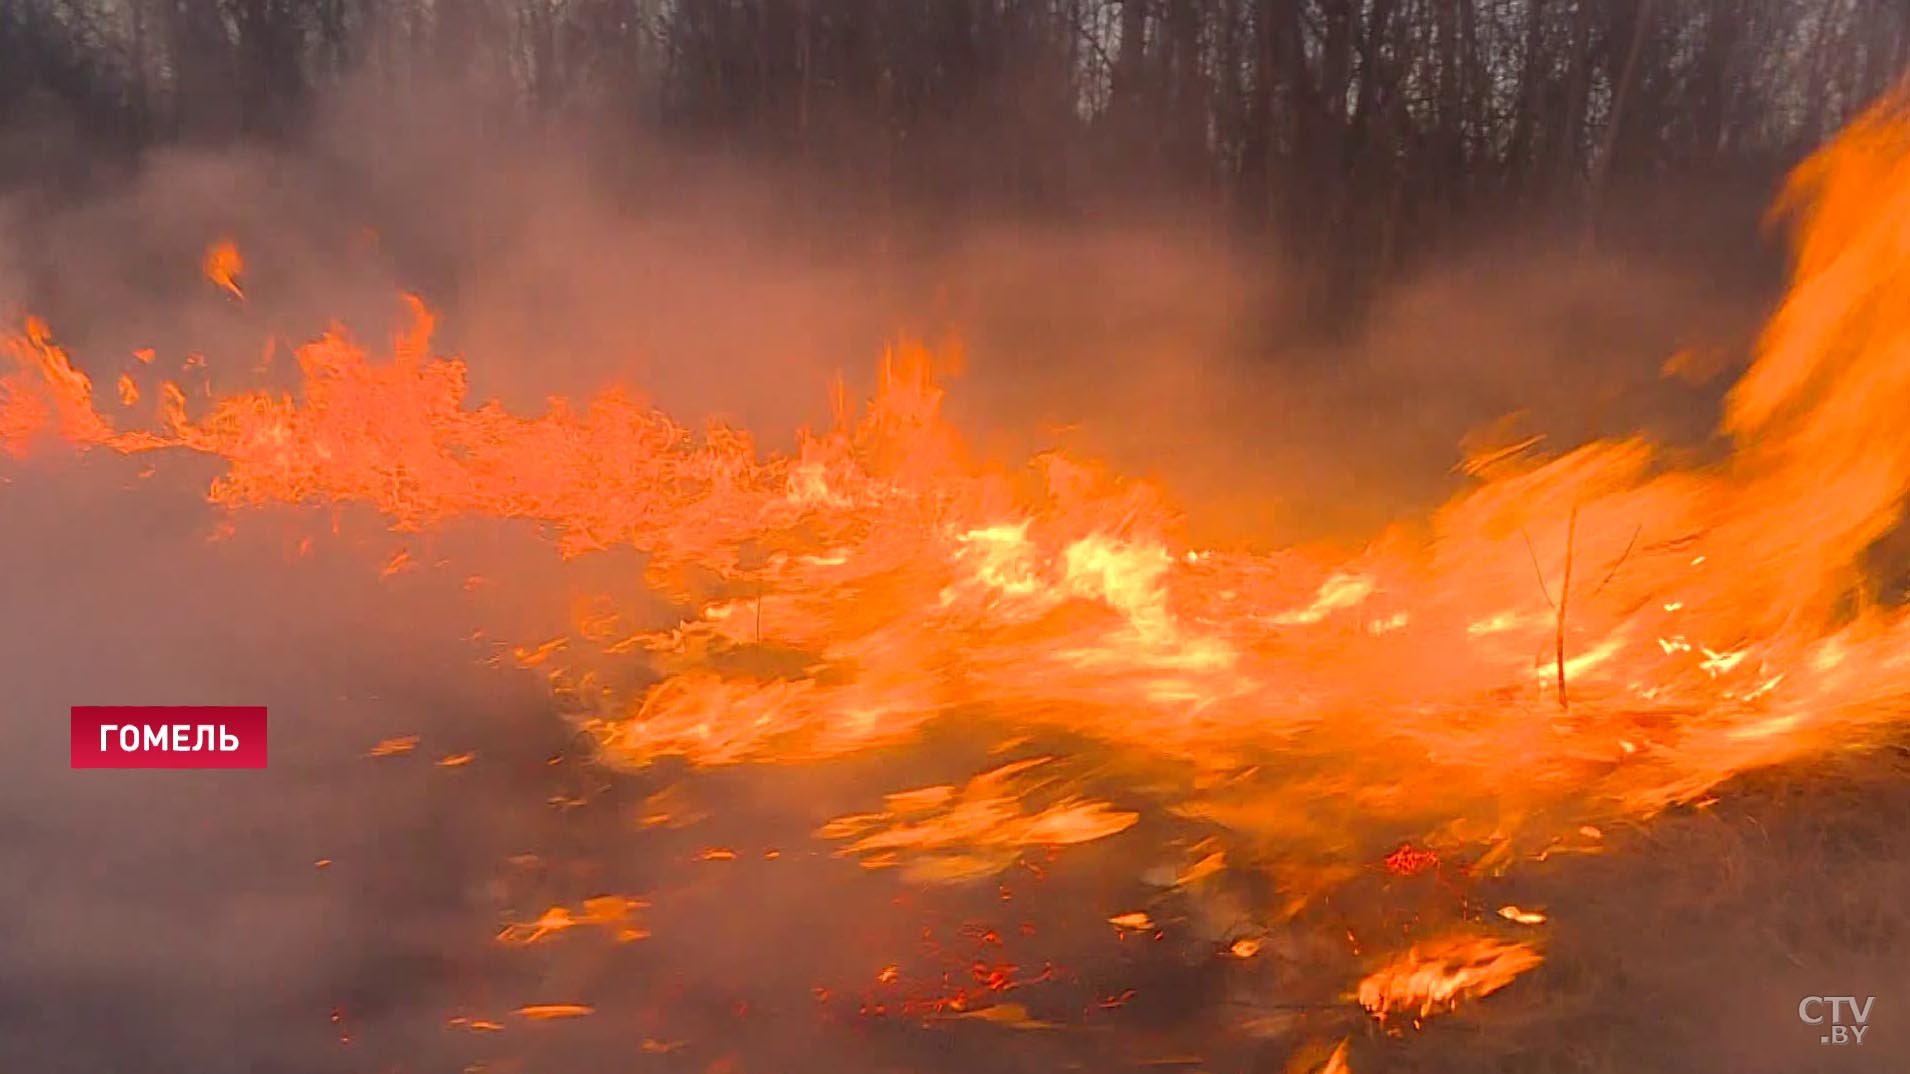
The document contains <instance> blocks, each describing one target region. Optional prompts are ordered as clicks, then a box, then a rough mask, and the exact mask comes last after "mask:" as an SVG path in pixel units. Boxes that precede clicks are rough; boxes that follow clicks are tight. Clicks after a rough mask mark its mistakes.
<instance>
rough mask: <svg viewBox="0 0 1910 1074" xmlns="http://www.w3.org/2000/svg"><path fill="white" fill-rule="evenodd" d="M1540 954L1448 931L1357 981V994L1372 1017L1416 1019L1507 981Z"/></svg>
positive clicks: (1536, 960) (1493, 989)
mask: <svg viewBox="0 0 1910 1074" xmlns="http://www.w3.org/2000/svg"><path fill="white" fill-rule="evenodd" d="M1541 961H1542V959H1541V958H1540V956H1539V953H1538V952H1537V951H1535V950H1533V949H1532V948H1531V947H1529V946H1527V945H1525V944H1520V943H1506V942H1504V941H1501V940H1495V939H1492V938H1491V937H1486V936H1469V935H1458V936H1448V937H1444V938H1442V939H1439V940H1435V941H1432V942H1429V943H1424V944H1418V945H1415V946H1414V947H1412V948H1411V949H1410V950H1408V951H1407V952H1406V953H1405V954H1403V955H1400V956H1399V957H1397V958H1394V959H1392V960H1391V961H1389V962H1387V963H1386V964H1385V965H1384V966H1381V967H1380V968H1379V969H1377V970H1374V971H1373V972H1372V973H1371V974H1368V975H1367V977H1366V978H1365V979H1364V980H1362V981H1361V982H1360V985H1359V989H1358V992H1357V997H1358V999H1359V1002H1360V1006H1362V1007H1365V1008H1366V1009H1367V1010H1368V1011H1369V1012H1371V1013H1372V1015H1373V1016H1374V1017H1375V1018H1378V1019H1379V1020H1380V1021H1382V1022H1384V1021H1386V1020H1387V1019H1388V1018H1389V1017H1391V1016H1394V1015H1400V1014H1407V1015H1410V1016H1412V1017H1413V1018H1415V1019H1418V1018H1424V1017H1426V1016H1428V1015H1431V1014H1433V1013H1434V1012H1436V1011H1441V1010H1448V1009H1451V1008H1452V1007H1455V1006H1458V1004H1459V1003H1460V1002H1461V1001H1464V1000H1471V999H1478V998H1479V997H1481V996H1487V995H1490V994H1492V993H1493V992H1496V991H1498V990H1499V989H1501V988H1504V987H1505V986H1506V985H1508V984H1511V983H1512V980H1513V978H1515V977H1517V976H1518V975H1519V974H1521V973H1524V972H1525V971H1527V970H1529V969H1531V968H1533V967H1534V966H1537V965H1538V964H1539V963H1540V962H1541Z"/></svg>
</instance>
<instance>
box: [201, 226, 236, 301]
mask: <svg viewBox="0 0 1910 1074" xmlns="http://www.w3.org/2000/svg"><path fill="white" fill-rule="evenodd" d="M200 270H201V271H202V272H204V273H205V274H206V279H208V280H211V281H212V282H213V283H215V284H218V285H219V286H220V287H221V288H223V289H224V290H225V292H226V293H227V294H229V295H231V296H232V297H233V298H235V299H238V300H239V301H241V302H243V301H245V292H244V291H243V290H241V289H240V287H239V275H240V274H241V273H243V272H244V271H245V258H243V257H241V256H240V255H239V247H238V244H236V243H234V242H233V241H232V240H231V239H222V240H220V241H219V242H216V243H213V244H212V246H211V248H210V249H208V250H207V251H206V259H205V261H204V262H203V263H202V264H201V265H200Z"/></svg>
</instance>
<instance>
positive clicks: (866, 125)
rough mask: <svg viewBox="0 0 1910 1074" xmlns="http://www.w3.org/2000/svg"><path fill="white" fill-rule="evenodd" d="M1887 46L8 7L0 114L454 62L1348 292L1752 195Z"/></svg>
mask: <svg viewBox="0 0 1910 1074" xmlns="http://www.w3.org/2000/svg"><path fill="white" fill-rule="evenodd" d="M1906 49H1910V4H1903V3H1898V2H1895V0H912V2H878V0H695V2H686V0H7V2H6V4H5V5H4V6H0V128H8V129H14V130H19V129H27V130H33V131H37V132H39V133H40V135H41V136H42V139H43V140H44V137H45V135H46V132H48V131H52V132H56V133H57V134H58V135H59V137H60V138H61V139H63V140H64V141H63V142H62V144H69V143H70V142H71V141H73V140H74V139H78V140H81V141H83V142H84V144H85V145H86V147H87V152H86V155H85V159H86V161H87V163H88V167H89V168H92V169H95V170H96V169H97V163H98V161H99V160H101V159H117V160H125V161H131V160H137V159H138V157H139V155H140V154H141V153H142V152H144V151H146V150H149V149H151V148H152V147H155V146H166V145H175V144H188V145H205V144H223V143H226V142H231V141H235V140H244V139H268V140H285V139H296V138H297V137H298V136H299V133H300V131H301V129H302V128H303V127H304V125H305V124H306V123H307V122H308V121H309V119H310V116H311V114H312V113H313V111H314V108H315V107H316V102H319V101H322V100H323V99H324V97H325V94H326V92H327V91H328V89H331V88H334V87H337V86H340V85H344V84H347V83H356V84H358V85H361V86H371V87H375V90H374V92H376V93H378V94H381V95H387V96H391V97H395V98H402V97H403V96H405V95H406V94H407V93H415V92H416V91H417V90H418V89H419V88H420V87H421V86H423V85H425V84H431V85H434V86H438V87H442V86H444V85H456V86H460V87H469V88H470V93H471V95H472V96H471V98H470V99H471V100H472V101H473V104H472V105H471V107H473V108H477V107H485V108H497V107H503V108H506V109H509V110H511V111H512V112H514V113H515V115H516V116H517V118H519V119H521V120H524V121H526V122H530V123H546V122H550V123H565V124H576V125H581V126H586V127H587V128H588V129H590V130H591V131H592V132H593V134H594V135H595V136H597V137H604V136H609V137H613V138H614V137H616V136H618V135H620V134H623V133H627V134H628V135H629V137H631V138H632V139H637V138H652V139H666V140H668V141H670V142H672V143H676V144H682V145H686V146H693V147H698V148H701V149H707V150H710V151H714V152H720V153H724V154H733V155H736V156H738V157H739V158H740V159H744V160H747V161H751V162H754V163H758V164H770V165H773V166H774V167H775V168H777V169H780V170H782V171H783V172H784V173H786V174H796V175H810V176H814V177H816V178H818V179H820V180H822V181H823V182H824V183H825V184H827V183H836V184H838V185H842V184H845V183H847V185H849V186H852V187H853V189H854V190H856V191H857V192H858V196H859V197H866V198H871V199H873V200H874V202H875V203H876V204H878V205H880V206H884V207H889V206H895V205H907V206H916V207H924V206H926V207H930V208H932V209H933V210H934V211H936V212H954V211H964V212H975V211H979V212H986V213H1006V214H1036V215H1044V216H1049V217H1066V216H1068V215H1069V214H1080V213H1089V212H1095V211H1111V210H1110V209H1109V207H1110V206H1122V205H1131V204H1135V203H1137V202H1139V201H1141V200H1143V199H1144V200H1145V202H1146V203H1147V204H1150V205H1154V206H1162V205H1165V206H1170V207H1173V209H1174V211H1188V212H1197V213H1202V214H1206V215H1208V216H1210V217H1212V218H1215V219H1219V220H1222V221H1224V225H1225V228H1226V230H1227V231H1228V232H1229V234H1231V235H1234V236H1237V237H1238V238H1239V240H1240V241H1241V242H1243V243H1245V244H1247V245H1248V246H1250V247H1251V246H1253V245H1254V244H1263V243H1264V244H1268V245H1269V246H1277V248H1278V249H1280V250H1281V251H1283V253H1284V254H1285V255H1286V256H1288V257H1291V258H1294V259H1297V260H1302V261H1305V262H1307V263H1309V264H1311V265H1313V266H1316V267H1317V271H1316V272H1314V273H1313V274H1312V275H1313V277H1314V280H1315V286H1316V291H1317V292H1318V294H1319V295H1321V296H1325V298H1326V301H1328V302H1329V304H1338V305H1345V304H1346V303H1347V302H1348V301H1349V300H1354V301H1356V300H1357V298H1358V296H1359V295H1361V294H1363V293H1365V292H1366V291H1368V290H1370V287H1371V286H1372V284H1374V283H1375V282H1376V281H1381V280H1384V279H1386V278H1387V277H1388V276H1389V274H1392V273H1395V272H1397V271H1398V270H1399V269H1400V268H1401V266H1404V265H1409V264H1411V263H1412V261H1413V259H1414V258H1415V257H1417V256H1420V255H1421V254H1422V253H1423V252H1425V251H1431V250H1437V249H1438V248H1439V247H1440V244H1441V241H1442V239H1443V238H1444V237H1446V236H1448V235H1451V234H1454V233H1461V232H1464V231H1465V230H1466V229H1468V228H1469V227H1471V226H1473V225H1475V224H1477V223H1478V222H1479V221H1481V220H1486V219H1494V218H1506V217H1510V216H1514V215H1521V214H1523V215H1529V216H1543V217H1544V218H1546V219H1548V220H1552V221H1564V222H1565V223H1566V226H1567V227H1569V228H1571V229H1576V230H1579V231H1582V232H1583V234H1584V235H1585V236H1586V237H1587V238H1588V239H1591V238H1595V237H1596V236H1597V234H1598V233H1599V230H1600V225H1601V215H1602V208H1603V206H1604V205H1605V204H1606V203H1607V201H1608V200H1609V199H1610V198H1611V197H1612V196H1613V192H1614V191H1622V190H1625V189H1630V188H1635V187H1641V186H1642V187H1655V188H1664V187H1666V186H1667V185H1670V184H1686V185H1691V184H1699V185H1714V186H1715V187H1716V188H1718V189H1720V190H1724V189H1730V188H1738V187H1743V188H1749V189H1752V190H1754V191H1756V198H1757V199H1758V200H1761V199H1762V198H1763V197H1764V195H1765V193H1766V192H1767V191H1768V189H1769V188H1770V187H1771V185H1772V184H1773V183H1774V182H1775V180H1776V179H1777V178H1778V177H1780V176H1781V175H1782V173H1783V171H1784V169H1785V168H1787V167H1788V166H1789V165H1790V164H1792V163H1794V162H1795V161H1796V160H1798V159H1799V158H1800V157H1801V156H1802V155H1803V154H1804V153H1805V152H1807V151H1808V150H1809V149H1810V148H1811V147H1812V146H1814V145H1816V144H1818V143H1819V142H1820V141H1821V140H1822V139H1823V138H1824V137H1825V135H1826V134H1827V133H1828V132H1830V131H1832V130H1834V129H1835V128H1836V127H1837V125H1838V124H1840V123H1841V122H1842V121H1843V120H1845V119H1846V118H1848V117H1849V116H1850V115H1851V114H1852V113H1853V112H1854V111H1855V110H1856V109H1857V108H1859V107H1861V106H1862V104H1863V103H1864V102H1866V101H1867V100H1869V99H1870V98H1872V97H1873V96H1874V95H1875V94H1877V93H1878V92H1879V91H1881V90H1882V89H1883V88H1885V87H1887V86H1888V85H1889V84H1890V83H1891V82H1892V81H1893V79H1894V78H1895V77H1896V75H1897V72H1898V71H1899V69H1900V68H1901V67H1902V66H1903V63H1904V61H1905V58H1906ZM460 92H462V91H460ZM480 99H481V101H482V102H483V103H482V104H479V103H476V102H478V101H479V100H480ZM25 144H27V145H31V146H37V145H40V144H43V142H28V143H25ZM6 156H7V158H8V159H7V160H6V161H5V162H4V163H0V182H6V183H12V184H18V183H23V182H42V183H44V182H46V181H47V180H48V179H49V178H51V179H54V180H57V181H59V182H62V183H67V182H70V181H71V177H70V176H66V175H62V174H60V168H59V159H58V154H52V153H43V152H37V151H26V152H21V151H15V152H9V153H8V154H6ZM50 173H51V174H50ZM850 180H852V182H848V181H850Z"/></svg>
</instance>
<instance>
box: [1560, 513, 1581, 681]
mask: <svg viewBox="0 0 1910 1074" xmlns="http://www.w3.org/2000/svg"><path fill="white" fill-rule="evenodd" d="M1577 538H1578V504H1576V503H1574V504H1573V505H1572V517H1571V519H1570V520H1569V521H1567V522H1566V524H1565V577H1564V578H1562V579H1561V580H1560V581H1559V602H1558V613H1559V614H1558V630H1557V633H1556V634H1555V635H1554V638H1555V641H1556V653H1557V659H1558V677H1559V709H1560V710H1561V711H1564V710H1566V709H1568V708H1569V707H1570V705H1569V704H1568V702H1567V700H1566V696H1565V601H1566V598H1567V597H1568V596H1569V595H1570V593H1571V589H1572V543H1573V542H1574V541H1575V540H1577Z"/></svg>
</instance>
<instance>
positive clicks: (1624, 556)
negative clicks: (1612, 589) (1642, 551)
mask: <svg viewBox="0 0 1910 1074" xmlns="http://www.w3.org/2000/svg"><path fill="white" fill-rule="evenodd" d="M1643 532H1645V524H1644V523H1643V522H1640V523H1639V524H1638V525H1637V527H1636V528H1635V529H1633V530H1632V531H1631V540H1629V541H1626V542H1625V550H1624V551H1623V552H1621V553H1620V554H1619V556H1618V562H1616V563H1613V564H1612V572H1611V573H1610V574H1607V575H1606V576H1605V580H1604V581H1602V582H1600V583H1598V588H1597V589H1594V590H1592V596H1594V597H1596V596H1598V595H1599V594H1600V593H1603V592H1604V591H1605V587H1606V586H1608V585H1610V584H1612V579H1614V578H1616V577H1618V568H1620V567H1623V566H1624V565H1625V561H1626V560H1628V559H1630V558H1631V553H1632V549H1634V548H1637V547H1638V535H1639V534H1641V533H1643Z"/></svg>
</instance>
